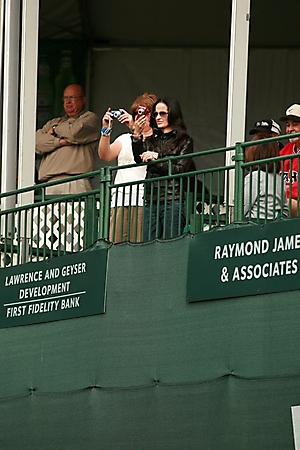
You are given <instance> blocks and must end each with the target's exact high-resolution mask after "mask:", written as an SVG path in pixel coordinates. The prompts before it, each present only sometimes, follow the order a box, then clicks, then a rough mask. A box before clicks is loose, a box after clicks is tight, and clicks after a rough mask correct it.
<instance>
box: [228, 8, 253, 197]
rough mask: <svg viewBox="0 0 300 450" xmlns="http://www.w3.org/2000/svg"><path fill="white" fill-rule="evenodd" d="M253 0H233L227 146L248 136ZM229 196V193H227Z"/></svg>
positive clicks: (231, 192) (231, 177)
mask: <svg viewBox="0 0 300 450" xmlns="http://www.w3.org/2000/svg"><path fill="white" fill-rule="evenodd" d="M250 3H251V0H232V11H231V38H230V58H229V81H228V105H227V134H226V146H227V147H230V146H232V145H234V144H235V143H236V142H243V141H244V137H245V121H246V107H247V104H246V100H247V74H248V42H249V22H250ZM233 154H234V152H233V151H231V152H227V155H226V165H227V166H228V165H231V164H232V155H233ZM225 198H226V196H225ZM233 199H234V174H233V171H232V173H230V175H229V206H233Z"/></svg>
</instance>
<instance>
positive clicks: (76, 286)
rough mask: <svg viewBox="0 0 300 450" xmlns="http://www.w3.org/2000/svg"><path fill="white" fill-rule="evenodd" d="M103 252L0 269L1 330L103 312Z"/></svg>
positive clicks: (105, 256) (98, 251)
mask: <svg viewBox="0 0 300 450" xmlns="http://www.w3.org/2000/svg"><path fill="white" fill-rule="evenodd" d="M106 268H107V251H106V249H101V250H94V251H90V252H80V253H76V254H73V255H70V256H62V257H60V258H53V259H51V260H49V261H44V262H41V263H29V264H24V265H20V266H15V267H11V268H7V269H1V270H0V296H1V304H2V305H1V315H0V327H1V328H7V327H11V326H18V325H26V324H33V323H40V322H49V321H54V320H61V319H69V318H74V317H83V316H87V315H93V314H100V313H104V311H105V295H106Z"/></svg>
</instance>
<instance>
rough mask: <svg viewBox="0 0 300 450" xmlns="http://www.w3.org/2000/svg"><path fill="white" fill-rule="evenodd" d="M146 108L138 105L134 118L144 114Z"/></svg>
mask: <svg viewBox="0 0 300 450" xmlns="http://www.w3.org/2000/svg"><path fill="white" fill-rule="evenodd" d="M146 111H147V108H146V107H145V106H139V107H138V109H137V112H136V115H135V120H137V119H139V118H140V117H142V116H144V115H145V114H146Z"/></svg>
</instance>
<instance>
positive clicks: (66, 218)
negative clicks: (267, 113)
mask: <svg viewBox="0 0 300 450" xmlns="http://www.w3.org/2000/svg"><path fill="white" fill-rule="evenodd" d="M299 135H300V133H299ZM294 136H297V135H296V134H295V135H294ZM286 137H287V136H283V137H281V139H284V138H286ZM275 140H278V138H270V139H266V140H263V141H256V142H255V143H256V144H257V143H260V142H268V141H275ZM250 145H253V142H244V143H237V144H236V145H235V146H232V147H227V148H226V147H224V148H218V149H214V150H207V151H203V152H198V153H193V159H194V160H196V159H197V161H199V166H200V167H201V166H202V164H201V161H202V160H203V158H204V157H205V156H206V155H210V157H212V156H214V155H217V154H223V155H224V160H225V155H226V153H227V152H231V153H234V156H233V158H232V160H233V162H232V164H231V165H228V166H225V165H224V166H220V167H212V168H203V169H202V168H201V169H198V170H192V171H190V172H185V173H178V174H172V163H173V161H174V160H176V159H182V158H190V155H184V156H177V157H170V158H166V159H165V160H159V161H153V162H151V163H149V164H158V163H161V162H162V161H167V163H168V173H167V175H165V176H163V177H157V178H151V179H141V180H137V181H132V182H130V183H119V184H116V183H114V181H113V180H114V176H115V174H116V172H117V171H120V170H127V169H129V168H132V167H136V165H135V164H132V165H128V166H120V167H117V166H113V167H104V168H102V169H100V170H98V171H95V172H91V173H88V174H85V175H78V176H75V177H71V178H68V179H65V180H59V181H55V182H52V183H43V184H38V185H35V186H32V187H27V188H23V189H19V190H15V191H11V192H8V193H2V194H0V199H1V205H2V208H1V211H0V250H1V252H0V253H1V267H7V266H10V265H16V264H22V263H24V262H28V261H31V262H34V261H40V260H44V259H46V258H51V257H54V256H60V255H64V254H67V253H73V252H77V251H82V250H85V249H87V248H88V247H90V246H91V245H92V244H93V243H94V242H95V241H96V240H98V239H105V240H109V241H111V242H123V241H128V242H133V243H137V242H144V241H149V240H151V239H153V238H154V239H155V238H156V239H157V238H159V239H168V238H170V237H171V238H172V237H177V236H178V235H180V234H182V233H185V232H191V233H196V232H203V231H207V230H211V229H212V228H215V227H220V226H226V225H229V224H230V223H231V222H233V221H234V222H238V223H240V222H245V221H249V220H252V218H251V217H248V218H247V217H244V176H245V172H246V170H248V171H249V173H252V172H253V166H254V164H256V165H258V166H260V165H262V164H263V163H264V162H265V160H261V161H259V162H257V161H256V162H255V163H246V162H245V149H246V148H247V147H248V146H250ZM295 157H298V155H289V156H287V157H277V158H273V159H272V161H273V160H274V161H275V162H276V161H277V160H278V161H282V160H283V159H293V158H295ZM268 161H270V160H268ZM144 165H145V164H144ZM91 177H94V178H95V181H96V184H97V185H98V187H97V189H93V190H92V191H89V192H84V193H80V194H72V195H61V196H47V194H46V188H47V187H48V186H50V185H57V184H62V183H64V182H66V181H71V180H74V179H80V178H91ZM232 178H234V192H233V193H231V192H230V180H231V179H232ZM281 190H282V195H284V182H283V179H282V181H281ZM145 193H147V195H145ZM166 193H167V195H166ZM157 197H158V198H159V199H160V201H157ZM231 197H233V204H231V203H232V201H231ZM28 198H29V199H31V200H29V201H28ZM118 198H119V203H118V201H117V200H118ZM145 198H146V200H147V201H145ZM139 199H140V200H139ZM141 199H143V200H142V202H141ZM250 200H251V199H250ZM24 203H26V204H24ZM119 204H120V205H121V206H120V205H119ZM233 205H234V207H233ZM167 208H169V210H170V211H171V214H170V217H171V220H170V222H169V223H167V219H166V216H164V214H163V219H162V232H161V233H159V232H158V227H157V226H156V228H155V227H154V228H155V231H154V235H153V234H152V235H151V233H150V228H149V229H146V226H145V214H146V213H147V214H149V213H150V214H151V213H152V215H153V216H154V217H156V219H157V221H158V220H159V216H160V212H161V211H165V210H167ZM176 214H177V215H178V217H181V216H182V215H184V216H185V220H184V228H183V229H182V227H181V225H178V227H177V228H175V227H173V225H174V224H175V223H176V222H179V221H177V218H178V217H177V216H176ZM276 218H277V217H275V216H274V219H276ZM263 219H265V221H267V218H266V217H265V218H263ZM157 223H158V222H157ZM155 225H157V224H155ZM170 229H171V233H170Z"/></svg>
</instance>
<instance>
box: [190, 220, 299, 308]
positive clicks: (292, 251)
mask: <svg viewBox="0 0 300 450" xmlns="http://www.w3.org/2000/svg"><path fill="white" fill-rule="evenodd" d="M296 289H300V219H293V220H286V221H279V222H272V223H271V222H270V223H268V224H265V225H244V226H241V227H239V228H233V229H227V230H224V231H213V232H207V233H200V234H197V235H195V236H194V237H192V238H191V242H190V251H189V262H188V275H187V300H188V301H189V302H196V301H203V300H212V299H221V298H229V297H241V296H247V295H256V294H266V293H269V292H282V291H292V290H296Z"/></svg>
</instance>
